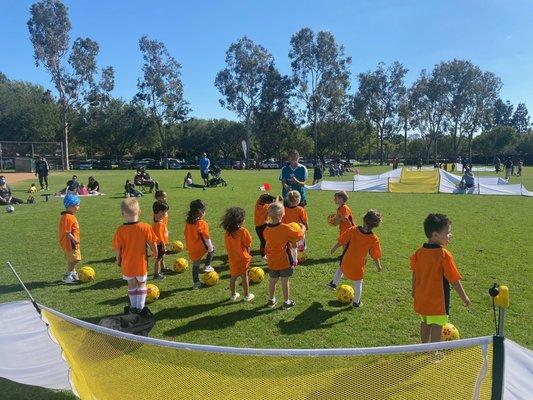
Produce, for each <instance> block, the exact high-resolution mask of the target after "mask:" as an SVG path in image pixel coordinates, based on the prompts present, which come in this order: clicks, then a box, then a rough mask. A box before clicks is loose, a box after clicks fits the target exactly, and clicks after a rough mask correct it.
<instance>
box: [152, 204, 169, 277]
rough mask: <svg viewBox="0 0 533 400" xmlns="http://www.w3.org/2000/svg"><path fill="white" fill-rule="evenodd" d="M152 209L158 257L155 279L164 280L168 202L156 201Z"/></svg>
mask: <svg viewBox="0 0 533 400" xmlns="http://www.w3.org/2000/svg"><path fill="white" fill-rule="evenodd" d="M152 211H153V212H154V223H153V224H152V229H153V231H154V234H155V236H156V239H157V240H156V245H157V259H156V260H155V263H154V279H157V280H163V279H165V275H163V274H162V271H163V269H164V268H165V253H166V251H167V249H166V244H167V243H168V229H167V225H166V224H165V219H166V218H167V217H168V204H167V203H165V202H163V201H156V202H155V203H154V204H153V205H152Z"/></svg>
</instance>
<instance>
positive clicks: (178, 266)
mask: <svg viewBox="0 0 533 400" xmlns="http://www.w3.org/2000/svg"><path fill="white" fill-rule="evenodd" d="M172 267H173V268H174V271H176V272H177V273H178V274H181V273H183V272H185V271H187V269H189V262H188V261H187V260H186V259H185V258H183V257H180V258H176V259H175V260H174V262H173V263H172Z"/></svg>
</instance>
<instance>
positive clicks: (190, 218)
mask: <svg viewBox="0 0 533 400" xmlns="http://www.w3.org/2000/svg"><path fill="white" fill-rule="evenodd" d="M206 208H207V204H206V203H205V202H204V201H202V200H200V199H197V200H193V201H191V204H190V205H189V211H188V212H187V223H188V224H194V223H195V222H196V221H197V220H198V219H199V218H200V214H201V212H202V211H205V209H206Z"/></svg>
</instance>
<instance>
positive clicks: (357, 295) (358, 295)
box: [353, 279, 363, 303]
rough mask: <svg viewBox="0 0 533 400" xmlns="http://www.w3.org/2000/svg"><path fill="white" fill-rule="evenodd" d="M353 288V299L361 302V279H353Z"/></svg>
mask: <svg viewBox="0 0 533 400" xmlns="http://www.w3.org/2000/svg"><path fill="white" fill-rule="evenodd" d="M353 290H354V291H355V297H354V299H353V301H355V302H356V303H360V302H361V292H362V291H363V280H362V279H361V280H360V281H353Z"/></svg>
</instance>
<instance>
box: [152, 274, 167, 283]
mask: <svg viewBox="0 0 533 400" xmlns="http://www.w3.org/2000/svg"><path fill="white" fill-rule="evenodd" d="M154 279H155V280H157V281H163V280H165V275H163V274H154Z"/></svg>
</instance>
